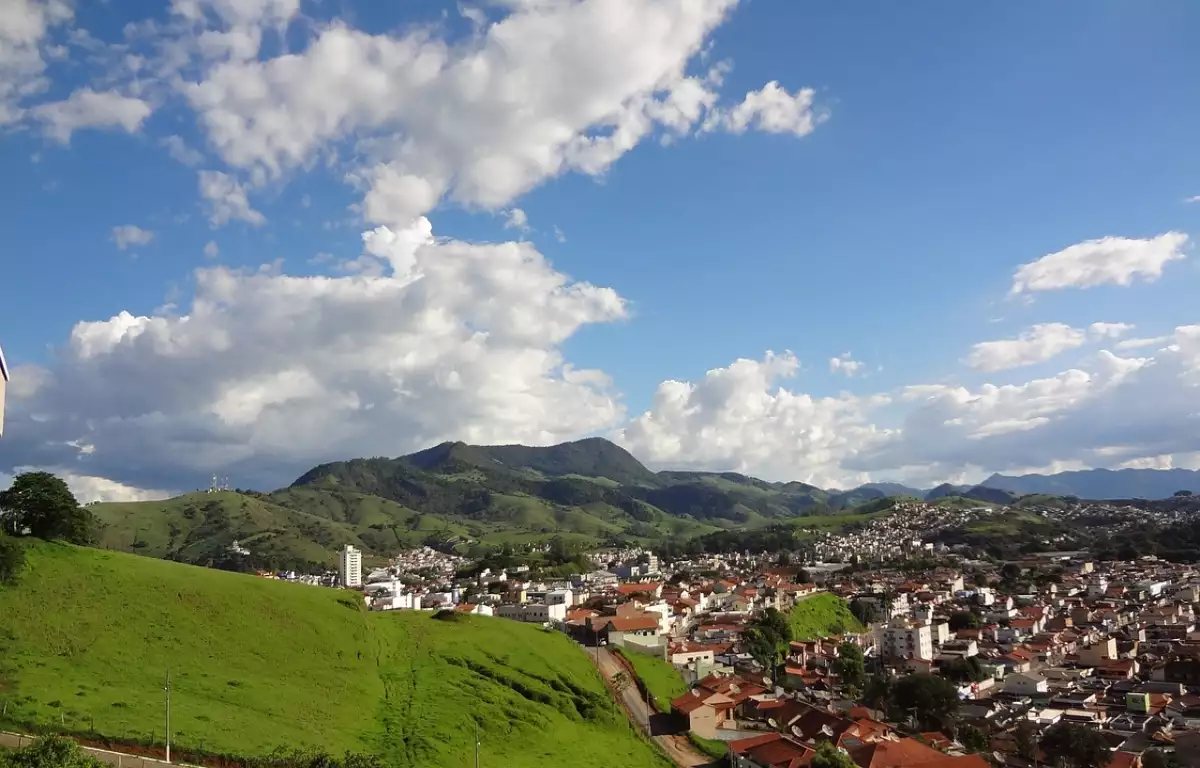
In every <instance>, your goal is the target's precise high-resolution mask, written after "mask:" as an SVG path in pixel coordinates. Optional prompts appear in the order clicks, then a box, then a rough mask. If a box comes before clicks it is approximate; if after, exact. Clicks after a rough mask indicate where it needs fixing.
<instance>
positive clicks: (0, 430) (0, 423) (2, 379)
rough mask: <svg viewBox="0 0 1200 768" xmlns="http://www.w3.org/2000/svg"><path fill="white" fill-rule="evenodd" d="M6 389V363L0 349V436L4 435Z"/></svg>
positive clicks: (2, 351)
mask: <svg viewBox="0 0 1200 768" xmlns="http://www.w3.org/2000/svg"><path fill="white" fill-rule="evenodd" d="M7 388H8V363H6V362H4V350H3V349H0V435H3V434H4V391H5V390H6V389H7Z"/></svg>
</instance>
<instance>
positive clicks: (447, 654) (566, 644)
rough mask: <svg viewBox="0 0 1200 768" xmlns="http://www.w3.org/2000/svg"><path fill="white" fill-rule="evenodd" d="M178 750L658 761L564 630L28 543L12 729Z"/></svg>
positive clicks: (9, 695)
mask: <svg viewBox="0 0 1200 768" xmlns="http://www.w3.org/2000/svg"><path fill="white" fill-rule="evenodd" d="M168 668H170V670H171V680H172V687H173V693H172V701H171V704H172V711H171V722H172V730H173V733H174V742H175V743H176V744H177V745H178V746H180V747H190V748H202V749H203V750H204V751H207V752H212V753H222V754H232V755H251V754H264V753H267V752H269V751H270V750H272V749H274V748H276V747H279V746H296V747H313V748H318V749H323V750H327V751H330V752H333V753H340V752H341V751H343V750H352V751H360V752H373V753H377V754H380V755H382V757H383V758H384V761H385V763H386V764H388V765H392V766H405V767H407V766H413V767H414V768H415V767H422V768H423V767H424V766H429V767H430V768H432V767H433V766H438V767H439V768H441V767H442V766H468V765H471V764H472V761H473V748H472V739H473V732H474V727H475V724H476V723H478V725H479V731H480V737H481V739H482V747H481V753H482V756H483V761H484V764H486V765H505V766H517V767H518V768H520V767H523V766H531V767H534V766H537V767H540V766H547V767H548V766H558V765H562V764H564V762H569V761H571V760H573V759H576V758H578V756H579V755H581V754H582V755H603V756H604V762H605V765H606V766H610V767H611V768H625V767H628V768H642V767H643V766H645V767H646V768H649V767H650V766H655V767H658V766H661V765H662V762H661V758H660V757H659V755H658V753H656V752H655V751H654V748H653V747H652V746H651V745H649V744H648V743H647V742H645V741H644V740H643V739H642V738H641V737H639V736H638V735H637V734H636V733H635V732H634V731H633V730H632V729H631V727H630V726H629V724H628V722H627V721H626V720H625V718H624V716H623V715H622V714H621V713H620V712H619V711H618V710H617V708H616V706H615V704H613V703H612V700H611V698H610V697H609V696H608V694H607V692H606V691H605V689H604V687H603V684H602V683H601V682H600V679H599V677H598V675H597V674H596V673H595V671H594V670H593V668H592V666H591V664H590V662H589V661H588V659H587V658H586V656H585V655H584V653H583V652H582V651H581V650H580V649H579V648H578V647H577V646H575V645H574V644H573V643H572V642H571V641H569V640H568V639H567V638H566V637H565V636H562V635H559V634H556V633H549V632H545V631H543V630H541V629H538V628H535V627H531V626H528V625H522V624H518V623H516V622H509V621H505V620H502V619H489V618H485V617H465V618H464V620H462V621H456V622H442V621H438V620H435V619H433V618H431V617H430V615H429V614H427V613H419V612H416V613H413V612H395V613H388V614H369V613H367V612H365V611H363V610H361V608H360V607H359V606H358V605H357V601H356V600H355V599H354V596H352V595H351V594H350V593H345V592H339V591H335V590H328V589H321V588H317V587H304V586H297V585H289V584H283V583H278V582H272V581H267V580H261V579H257V578H255V577H251V576H242V575H238V574H232V573H225V572H220V571H214V570H207V569H202V568H196V567H192V566H187V565H182V564H178V563H170V562H165V561H160V560H154V559H150V558H144V557H137V556H133V555H127V554H123V553H118V552H106V551H101V550H92V549H83V548H77V547H71V546H67V545H58V544H44V543H34V544H31V545H30V547H29V552H28V567H27V570H26V572H25V573H24V574H23V576H22V577H21V580H20V582H19V583H18V584H17V585H16V586H8V587H0V700H2V701H3V702H5V703H6V706H7V718H6V720H7V722H5V723H4V724H5V725H7V726H8V727H22V726H24V727H29V726H30V725H32V724H41V725H43V726H44V725H50V724H53V725H54V726H56V727H59V728H65V729H68V730H75V731H88V730H89V729H91V728H92V727H93V724H94V728H95V732H96V733H98V734H100V735H101V736H104V737H108V738H112V739H117V740H125V741H137V740H143V739H146V738H148V737H149V736H151V735H152V734H153V736H154V738H155V739H156V740H159V741H161V739H162V735H163V731H162V728H163V692H162V683H163V676H164V674H165V672H166V670H167V669H168Z"/></svg>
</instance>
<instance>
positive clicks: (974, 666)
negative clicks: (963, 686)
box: [938, 656, 990, 683]
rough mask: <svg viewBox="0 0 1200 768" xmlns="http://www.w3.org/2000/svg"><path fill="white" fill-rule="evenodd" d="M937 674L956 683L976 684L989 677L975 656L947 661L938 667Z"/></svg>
mask: <svg viewBox="0 0 1200 768" xmlns="http://www.w3.org/2000/svg"><path fill="white" fill-rule="evenodd" d="M938 672H940V673H941V675H942V677H944V678H946V679H947V680H953V681H954V682H956V683H978V682H982V681H983V680H986V679H987V678H988V677H989V676H990V675H988V673H987V671H986V670H985V669H984V668H983V664H982V662H980V661H979V659H978V658H977V657H975V656H971V657H969V658H965V659H954V660H953V661H948V662H946V663H944V664H942V665H941V666H940V667H938Z"/></svg>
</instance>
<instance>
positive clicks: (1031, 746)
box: [1013, 720, 1038, 760]
mask: <svg viewBox="0 0 1200 768" xmlns="http://www.w3.org/2000/svg"><path fill="white" fill-rule="evenodd" d="M1013 741H1014V742H1016V746H1017V756H1018V757H1020V758H1022V759H1024V760H1033V759H1035V758H1036V757H1037V751H1038V729H1037V726H1036V725H1034V724H1033V723H1031V722H1029V721H1028V720H1022V721H1021V722H1019V723H1017V727H1016V729H1015V730H1013Z"/></svg>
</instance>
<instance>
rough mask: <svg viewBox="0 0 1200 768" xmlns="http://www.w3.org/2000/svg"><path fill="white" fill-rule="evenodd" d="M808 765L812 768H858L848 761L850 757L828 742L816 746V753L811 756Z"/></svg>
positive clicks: (855, 764)
mask: <svg viewBox="0 0 1200 768" xmlns="http://www.w3.org/2000/svg"><path fill="white" fill-rule="evenodd" d="M809 765H810V766H812V768H858V764H857V763H855V762H854V761H853V760H851V759H850V755H848V754H846V753H845V752H843V751H842V750H840V749H838V748H837V747H835V746H834V745H833V744H831V743H830V742H828V741H822V742H821V743H820V744H818V745H817V753H816V754H815V755H813V756H812V762H811V763H809Z"/></svg>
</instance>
